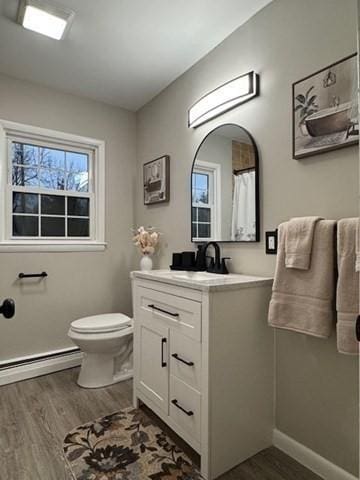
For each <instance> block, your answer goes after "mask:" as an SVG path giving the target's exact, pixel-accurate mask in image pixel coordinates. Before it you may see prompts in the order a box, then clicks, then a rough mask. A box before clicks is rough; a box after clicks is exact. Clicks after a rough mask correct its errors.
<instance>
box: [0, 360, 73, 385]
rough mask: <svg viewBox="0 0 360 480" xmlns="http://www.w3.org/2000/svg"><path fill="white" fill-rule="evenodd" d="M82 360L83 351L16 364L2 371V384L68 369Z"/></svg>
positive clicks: (0, 379)
mask: <svg viewBox="0 0 360 480" xmlns="http://www.w3.org/2000/svg"><path fill="white" fill-rule="evenodd" d="M81 360H82V353H81V352H74V353H69V354H66V355H59V356H58V357H54V358H47V359H44V360H39V361H36V362H33V363H28V364H23V365H16V366H14V367H10V368H7V369H4V370H1V371H0V386H1V385H7V384H9V383H14V382H20V381H21V380H26V379H27V378H34V377H39V376H41V375H47V374H48V373H53V372H58V371H60V370H66V369H67V368H73V367H77V366H79V365H80V364H81Z"/></svg>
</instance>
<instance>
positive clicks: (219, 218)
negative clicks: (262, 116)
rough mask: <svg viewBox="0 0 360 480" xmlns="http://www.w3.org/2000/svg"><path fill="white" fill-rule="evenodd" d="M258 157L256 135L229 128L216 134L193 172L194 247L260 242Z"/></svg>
mask: <svg viewBox="0 0 360 480" xmlns="http://www.w3.org/2000/svg"><path fill="white" fill-rule="evenodd" d="M258 173H259V172H258V154H257V149H256V145H255V143H254V141H253V139H252V137H251V135H250V134H249V133H248V132H247V131H246V130H245V129H244V128H242V127H240V126H238V125H234V124H227V125H222V126H220V127H217V128H216V129H215V130H213V131H212V132H210V133H209V134H208V135H207V136H206V137H205V139H204V140H203V142H202V143H201V145H200V147H199V148H198V151H197V152H196V155H195V159H194V163H193V168H192V173H191V232H192V233H191V235H192V241H193V242H202V241H210V240H214V241H218V242H256V241H259V211H258Z"/></svg>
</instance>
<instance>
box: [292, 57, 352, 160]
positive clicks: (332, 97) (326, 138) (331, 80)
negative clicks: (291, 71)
mask: <svg viewBox="0 0 360 480" xmlns="http://www.w3.org/2000/svg"><path fill="white" fill-rule="evenodd" d="M357 82H358V81H357V53H354V54H353V55H350V56H348V57H346V58H343V59H342V60H339V61H338V62H336V63H333V64H332V65H329V66H328V67H325V68H323V69H321V70H319V71H317V72H316V73H313V74H312V75H309V76H307V77H305V78H303V79H302V80H299V81H298V82H295V83H294V84H293V86H292V96H293V99H292V101H293V158H295V159H299V158H304V157H310V156H312V155H317V154H319V153H322V152H328V151H331V150H336V149H338V148H343V147H347V146H349V145H355V144H357V143H359V119H358V102H357V84H358V83H357Z"/></svg>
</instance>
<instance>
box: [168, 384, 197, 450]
mask: <svg viewBox="0 0 360 480" xmlns="http://www.w3.org/2000/svg"><path fill="white" fill-rule="evenodd" d="M169 398H170V402H169V404H170V418H171V420H172V421H173V422H175V423H176V425H178V427H179V428H180V429H181V430H182V431H183V432H185V433H186V434H187V435H189V436H190V437H191V438H193V439H194V440H196V441H198V442H200V423H201V415H200V409H201V395H200V393H199V392H197V391H196V390H194V389H193V388H191V387H190V386H189V385H187V384H186V383H184V382H183V381H182V380H180V379H178V378H177V377H174V375H170V397H169Z"/></svg>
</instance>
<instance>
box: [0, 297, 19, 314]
mask: <svg viewBox="0 0 360 480" xmlns="http://www.w3.org/2000/svg"><path fill="white" fill-rule="evenodd" d="M0 314H2V315H4V317H5V318H12V317H13V316H14V315H15V302H14V300H12V299H11V298H7V299H6V300H4V301H3V304H2V305H1V306H0Z"/></svg>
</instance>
